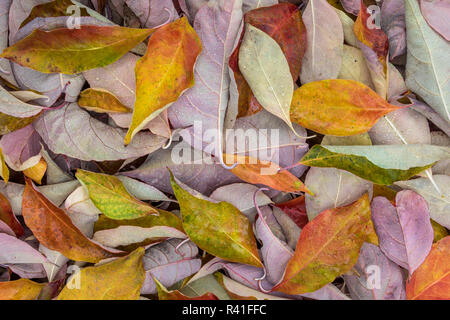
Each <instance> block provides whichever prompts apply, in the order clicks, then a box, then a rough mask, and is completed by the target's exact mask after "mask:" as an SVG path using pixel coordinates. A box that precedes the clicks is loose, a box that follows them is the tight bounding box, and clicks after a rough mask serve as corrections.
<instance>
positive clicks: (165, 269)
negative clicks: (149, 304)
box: [141, 239, 201, 294]
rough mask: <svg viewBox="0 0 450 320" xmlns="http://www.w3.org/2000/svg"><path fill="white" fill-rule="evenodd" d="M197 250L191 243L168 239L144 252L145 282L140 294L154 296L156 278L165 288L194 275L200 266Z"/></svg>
mask: <svg viewBox="0 0 450 320" xmlns="http://www.w3.org/2000/svg"><path fill="white" fill-rule="evenodd" d="M197 255H198V248H197V247H196V245H195V244H194V243H192V242H191V241H188V242H186V241H184V240H180V239H169V240H166V241H164V242H162V243H159V244H157V245H154V246H151V247H150V248H148V249H147V250H146V254H145V256H144V260H143V261H144V269H145V281H144V284H143V286H142V289H141V293H142V294H155V293H157V287H156V283H155V281H154V279H155V278H156V279H157V280H158V281H159V282H161V283H162V284H163V285H164V286H165V287H171V286H173V285H174V284H175V283H177V282H178V281H180V280H182V279H185V278H186V277H189V276H191V275H192V274H194V273H196V272H197V271H198V270H199V269H200V266H201V260H200V259H198V258H197Z"/></svg>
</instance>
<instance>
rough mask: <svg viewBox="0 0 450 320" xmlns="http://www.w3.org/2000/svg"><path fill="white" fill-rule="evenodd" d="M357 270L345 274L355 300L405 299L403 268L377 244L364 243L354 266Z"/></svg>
mask: <svg viewBox="0 0 450 320" xmlns="http://www.w3.org/2000/svg"><path fill="white" fill-rule="evenodd" d="M354 269H355V270H356V272H354V273H352V274H346V275H344V279H345V283H346V285H348V288H349V291H350V295H351V296H352V298H353V299H355V300H405V299H406V293H405V287H404V286H405V283H404V279H403V273H402V269H401V268H400V267H399V266H398V265H396V264H395V263H394V262H392V261H390V260H389V259H388V258H387V257H386V256H385V255H384V254H383V252H382V251H381V250H380V248H378V247H377V246H375V245H373V244H370V243H364V244H363V246H362V247H361V251H360V253H359V258H358V261H357V262H356V265H355V266H354Z"/></svg>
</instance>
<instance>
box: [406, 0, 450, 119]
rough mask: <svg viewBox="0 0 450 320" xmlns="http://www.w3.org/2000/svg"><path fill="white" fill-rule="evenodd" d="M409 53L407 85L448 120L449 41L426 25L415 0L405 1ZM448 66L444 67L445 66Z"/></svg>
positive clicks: (449, 87) (449, 97)
mask: <svg viewBox="0 0 450 320" xmlns="http://www.w3.org/2000/svg"><path fill="white" fill-rule="evenodd" d="M405 12H406V13H405V14H406V30H407V33H406V35H407V37H406V41H407V45H408V54H407V59H406V85H407V86H408V88H409V89H411V90H412V91H413V92H415V93H417V94H419V95H420V96H421V97H422V98H423V100H425V102H426V103H428V104H429V105H430V107H432V108H433V109H434V110H435V111H436V112H438V113H439V114H440V115H441V116H442V117H443V118H444V119H445V120H447V121H449V120H450V111H449V107H448V104H449V99H450V93H449V92H450V82H448V81H447V79H448V78H447V76H448V73H449V70H448V65H447V64H446V63H445V61H447V52H448V50H449V49H450V42H448V41H446V40H445V39H444V38H442V37H441V36H440V35H439V34H438V33H436V32H435V31H434V30H433V29H431V28H430V26H429V25H428V24H427V22H426V21H425V19H424V18H423V16H422V13H421V12H420V8H419V4H418V3H417V1H416V0H405ZM444 66H447V67H444Z"/></svg>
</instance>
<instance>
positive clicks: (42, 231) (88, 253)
mask: <svg viewBox="0 0 450 320" xmlns="http://www.w3.org/2000/svg"><path fill="white" fill-rule="evenodd" d="M22 215H23V217H24V219H25V224H26V225H27V226H28V228H30V229H31V231H32V232H33V234H34V236H35V237H36V238H37V239H38V240H39V242H40V243H42V244H43V245H45V246H46V247H47V248H49V249H52V250H56V251H58V252H61V253H62V254H64V255H65V256H66V257H68V258H70V259H72V260H76V261H86V262H99V261H100V260H102V259H106V258H110V257H114V256H117V255H121V253H120V252H112V251H109V250H107V249H105V248H103V247H101V246H99V245H98V244H96V243H94V242H92V241H91V240H89V239H88V238H87V237H86V236H85V235H83V234H82V233H81V231H80V230H79V229H78V228H77V227H76V226H75V225H74V224H73V223H72V221H71V220H70V218H69V216H68V215H67V214H66V213H65V212H64V211H63V210H61V209H59V208H58V207H56V206H55V205H54V204H53V203H52V202H50V201H49V200H48V199H47V198H45V197H44V196H43V195H42V194H41V193H40V192H39V191H37V190H36V189H35V187H34V186H33V184H32V182H31V181H30V180H27V182H26V186H25V191H24V195H23V203H22Z"/></svg>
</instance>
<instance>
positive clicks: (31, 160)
mask: <svg viewBox="0 0 450 320" xmlns="http://www.w3.org/2000/svg"><path fill="white" fill-rule="evenodd" d="M40 142H41V137H40V136H39V134H38V133H37V132H36V130H34V128H33V126H32V125H28V126H26V127H25V128H22V129H19V130H16V131H14V132H11V133H8V134H6V135H4V136H3V137H2V138H1V140H0V148H1V149H2V152H3V155H4V156H5V161H6V163H7V164H8V166H9V167H11V168H12V169H13V170H15V171H23V170H25V169H28V168H31V167H33V166H34V165H36V164H37V163H38V162H39V160H40V159H41V155H40V151H41V148H42V146H41V143H40Z"/></svg>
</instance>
